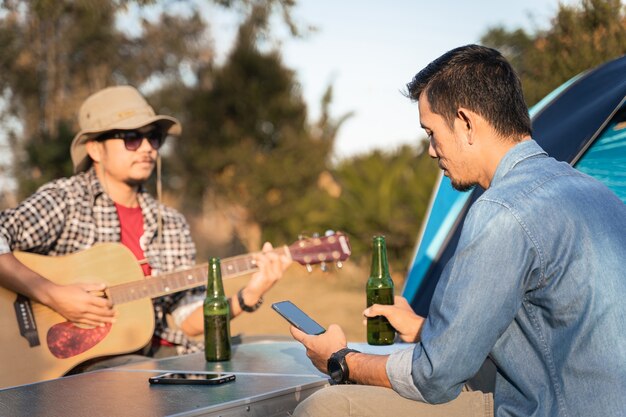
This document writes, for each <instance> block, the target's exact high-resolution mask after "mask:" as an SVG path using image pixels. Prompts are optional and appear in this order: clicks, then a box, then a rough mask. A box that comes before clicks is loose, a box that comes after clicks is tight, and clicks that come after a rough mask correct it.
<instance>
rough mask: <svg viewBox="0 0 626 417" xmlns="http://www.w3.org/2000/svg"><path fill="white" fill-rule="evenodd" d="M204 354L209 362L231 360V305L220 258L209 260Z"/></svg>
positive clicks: (205, 302)
mask: <svg viewBox="0 0 626 417" xmlns="http://www.w3.org/2000/svg"><path fill="white" fill-rule="evenodd" d="M204 356H205V358H206V360H207V361H209V362H217V361H227V360H230V306H229V305H228V299H227V298H226V296H225V295H224V285H223V284H222V270H221V267H220V260H219V258H211V259H210V260H209V279H208V283H207V289H206V298H205V299H204Z"/></svg>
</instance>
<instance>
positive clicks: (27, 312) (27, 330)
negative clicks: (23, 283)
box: [13, 294, 41, 347]
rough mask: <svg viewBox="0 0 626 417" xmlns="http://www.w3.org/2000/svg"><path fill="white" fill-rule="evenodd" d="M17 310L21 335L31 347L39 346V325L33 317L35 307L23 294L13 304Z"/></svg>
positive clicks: (16, 316) (16, 314) (16, 315)
mask: <svg viewBox="0 0 626 417" xmlns="http://www.w3.org/2000/svg"><path fill="white" fill-rule="evenodd" d="M13 308H14V309H15V318H16V319H17V325H18V326H19V328H20V334H21V335H22V337H23V338H24V339H26V340H27V341H28V344H29V346H30V347H35V346H39V345H40V344H41V343H40V342H39V335H38V334H37V323H35V316H34V315H33V307H32V305H31V303H30V300H29V299H28V298H27V297H24V296H23V295H21V294H18V296H17V298H16V299H15V302H14V303H13Z"/></svg>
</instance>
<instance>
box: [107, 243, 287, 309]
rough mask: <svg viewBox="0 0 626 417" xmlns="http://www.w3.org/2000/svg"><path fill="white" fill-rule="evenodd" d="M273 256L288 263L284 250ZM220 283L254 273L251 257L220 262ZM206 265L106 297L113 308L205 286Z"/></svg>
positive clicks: (157, 277) (116, 288) (120, 289)
mask: <svg viewBox="0 0 626 417" xmlns="http://www.w3.org/2000/svg"><path fill="white" fill-rule="evenodd" d="M273 252H275V253H280V254H284V255H286V256H287V257H288V258H290V259H291V253H290V251H289V248H288V247H287V246H283V247H281V248H276V249H274V251H273ZM221 269H222V279H229V278H235V277H238V276H241V275H245V274H248V273H250V272H253V271H256V270H257V269H258V267H257V265H256V261H255V259H254V254H247V255H239V256H233V257H231V258H224V259H222V260H221ZM208 273H209V264H208V263H204V264H200V265H197V266H194V267H192V268H189V269H185V270H181V271H175V272H169V273H166V274H162V275H155V276H152V277H147V278H146V279H144V280H140V281H130V282H126V283H123V284H119V285H115V286H112V287H109V288H108V289H107V296H108V297H109V299H110V300H111V301H112V302H113V304H122V303H128V302H131V301H135V300H139V299H142V298H156V297H161V296H164V295H167V294H172V293H175V292H178V291H182V290H186V289H189V288H195V287H199V286H201V285H205V284H206V282H207V277H208Z"/></svg>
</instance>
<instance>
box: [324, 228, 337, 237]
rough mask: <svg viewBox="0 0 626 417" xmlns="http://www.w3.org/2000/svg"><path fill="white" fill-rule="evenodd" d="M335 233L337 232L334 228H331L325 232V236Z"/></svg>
mask: <svg viewBox="0 0 626 417" xmlns="http://www.w3.org/2000/svg"><path fill="white" fill-rule="evenodd" d="M334 234H335V231H334V230H330V229H329V230H327V231H326V232H324V236H332V235H334Z"/></svg>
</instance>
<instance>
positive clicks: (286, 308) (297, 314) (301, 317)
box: [272, 301, 326, 335]
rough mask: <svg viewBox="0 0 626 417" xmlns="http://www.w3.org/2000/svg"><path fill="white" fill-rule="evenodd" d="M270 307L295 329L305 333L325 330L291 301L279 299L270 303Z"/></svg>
mask: <svg viewBox="0 0 626 417" xmlns="http://www.w3.org/2000/svg"><path fill="white" fill-rule="evenodd" d="M272 308H273V309H274V311H276V312H277V313H278V314H280V315H281V316H283V317H284V318H285V319H286V320H287V321H288V322H289V323H291V324H292V325H293V326H294V327H295V328H296V329H300V330H302V331H303V332H304V333H306V334H313V335H318V334H322V333H324V332H325V331H326V329H324V328H323V327H322V326H320V325H319V323H317V322H316V321H315V320H313V319H312V318H311V317H309V316H308V315H307V314H306V313H305V312H304V311H302V310H300V309H299V308H298V307H296V305H295V304H294V303H292V302H291V301H279V302H277V303H274V304H272Z"/></svg>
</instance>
